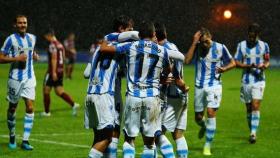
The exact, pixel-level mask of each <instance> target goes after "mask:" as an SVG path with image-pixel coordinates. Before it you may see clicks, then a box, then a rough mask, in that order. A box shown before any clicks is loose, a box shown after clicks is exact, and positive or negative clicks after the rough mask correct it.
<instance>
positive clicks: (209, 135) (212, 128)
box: [205, 117, 216, 146]
mask: <svg viewBox="0 0 280 158" xmlns="http://www.w3.org/2000/svg"><path fill="white" fill-rule="evenodd" d="M215 132H216V118H215V117H214V118H208V119H207V122H206V143H205V146H210V145H211V143H212V141H213V138H214V135H215Z"/></svg>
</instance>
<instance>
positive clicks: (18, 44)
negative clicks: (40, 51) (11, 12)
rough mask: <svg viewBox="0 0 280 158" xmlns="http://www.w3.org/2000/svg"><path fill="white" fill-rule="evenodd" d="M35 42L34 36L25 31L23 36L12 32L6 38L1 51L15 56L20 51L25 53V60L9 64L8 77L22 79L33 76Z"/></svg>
mask: <svg viewBox="0 0 280 158" xmlns="http://www.w3.org/2000/svg"><path fill="white" fill-rule="evenodd" d="M35 43H36V37H35V36H34V35H32V34H29V33H26V34H25V36H24V37H21V36H20V35H19V34H18V33H14V34H12V35H10V36H9V37H7V38H6V40H5V42H4V45H3V46H2V48H1V52H3V53H4V54H5V55H7V56H10V57H15V56H18V55H19V54H22V53H25V54H26V55H27V59H26V62H13V63H12V64H11V68H10V73H9V78H11V79H14V80H18V81H22V80H26V79H31V78H33V77H35V75H34V70H33V51H34V47H35Z"/></svg>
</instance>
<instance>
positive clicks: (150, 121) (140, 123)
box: [124, 95, 161, 137]
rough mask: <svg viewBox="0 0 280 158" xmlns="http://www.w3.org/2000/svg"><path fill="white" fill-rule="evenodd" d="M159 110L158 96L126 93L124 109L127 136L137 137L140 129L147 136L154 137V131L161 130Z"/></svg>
mask: <svg viewBox="0 0 280 158" xmlns="http://www.w3.org/2000/svg"><path fill="white" fill-rule="evenodd" d="M160 111H161V105H160V99H159V98H158V97H147V98H139V97H133V96H131V95H127V96H126V106H125V111H124V130H125V132H126V134H127V135H128V136H129V137H137V135H138V133H139V132H140V131H141V132H142V134H143V135H145V136H147V137H154V135H155V133H156V131H159V130H161V127H160V126H161V124H160V122H161V120H160ZM140 128H141V130H140Z"/></svg>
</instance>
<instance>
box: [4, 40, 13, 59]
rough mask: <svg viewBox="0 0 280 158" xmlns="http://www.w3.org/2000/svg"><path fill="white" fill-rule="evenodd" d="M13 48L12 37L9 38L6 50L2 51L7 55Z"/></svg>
mask: <svg viewBox="0 0 280 158" xmlns="http://www.w3.org/2000/svg"><path fill="white" fill-rule="evenodd" d="M11 47H12V39H11V37H8V40H7V43H6V45H5V46H4V49H3V50H2V51H3V52H4V54H5V55H8V54H9V51H10V49H11Z"/></svg>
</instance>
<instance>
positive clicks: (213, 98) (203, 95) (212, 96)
mask: <svg viewBox="0 0 280 158" xmlns="http://www.w3.org/2000/svg"><path fill="white" fill-rule="evenodd" d="M221 100H222V86H221V85H216V86H212V87H205V88H198V87H195V92H194V111H195V112H203V111H204V107H207V108H219V107H220V103H221Z"/></svg>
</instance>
